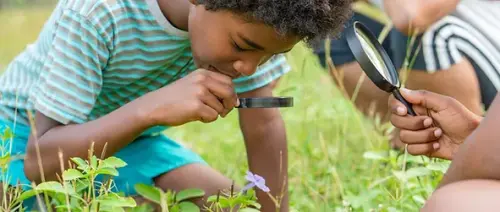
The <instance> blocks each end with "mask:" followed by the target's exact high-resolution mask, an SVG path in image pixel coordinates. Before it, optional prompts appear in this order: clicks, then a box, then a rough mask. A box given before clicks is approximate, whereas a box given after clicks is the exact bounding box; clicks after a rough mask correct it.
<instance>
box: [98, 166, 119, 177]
mask: <svg viewBox="0 0 500 212" xmlns="http://www.w3.org/2000/svg"><path fill="white" fill-rule="evenodd" d="M99 174H105V175H112V176H118V171H117V170H116V169H115V168H111V167H104V168H100V169H98V170H97V171H96V175H99Z"/></svg>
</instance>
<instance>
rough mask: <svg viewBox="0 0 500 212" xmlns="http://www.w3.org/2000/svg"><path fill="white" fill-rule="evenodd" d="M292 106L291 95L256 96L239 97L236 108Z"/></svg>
mask: <svg viewBox="0 0 500 212" xmlns="http://www.w3.org/2000/svg"><path fill="white" fill-rule="evenodd" d="M276 107H293V98H292V97H257V98H240V105H239V106H238V107H236V108H276Z"/></svg>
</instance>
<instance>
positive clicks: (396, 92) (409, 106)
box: [392, 89, 417, 116]
mask: <svg viewBox="0 0 500 212" xmlns="http://www.w3.org/2000/svg"><path fill="white" fill-rule="evenodd" d="M392 94H394V97H396V99H397V100H399V101H400V102H401V103H403V104H404V105H405V106H406V110H408V114H410V115H412V116H417V114H416V113H415V111H414V110H413V105H412V104H411V103H409V102H408V101H406V99H405V98H403V96H402V95H401V93H400V92H399V89H394V90H393V91H392Z"/></svg>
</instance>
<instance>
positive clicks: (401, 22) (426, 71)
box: [316, 0, 500, 146]
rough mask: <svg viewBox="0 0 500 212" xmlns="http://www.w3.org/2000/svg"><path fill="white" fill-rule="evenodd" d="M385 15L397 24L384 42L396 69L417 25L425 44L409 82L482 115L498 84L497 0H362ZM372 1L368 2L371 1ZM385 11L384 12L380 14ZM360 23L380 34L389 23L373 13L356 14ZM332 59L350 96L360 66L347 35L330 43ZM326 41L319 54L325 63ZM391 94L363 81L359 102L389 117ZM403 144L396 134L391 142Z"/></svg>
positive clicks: (401, 61)
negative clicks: (378, 19) (375, 17)
mask: <svg viewBox="0 0 500 212" xmlns="http://www.w3.org/2000/svg"><path fill="white" fill-rule="evenodd" d="M362 1H366V2H370V3H371V5H373V6H374V7H376V8H380V9H381V14H387V16H388V18H389V19H390V20H391V21H392V23H393V24H394V28H393V29H392V30H391V31H390V32H389V34H388V35H387V37H386V39H385V41H384V42H383V46H384V48H385V49H386V51H387V52H388V54H389V55H390V57H391V59H392V60H393V62H394V64H395V65H396V67H397V68H401V67H403V63H404V60H405V57H406V52H407V48H408V41H409V40H410V36H411V35H413V33H412V32H413V31H414V30H415V29H417V28H418V29H419V32H421V33H420V34H419V35H418V36H417V37H416V39H415V44H414V46H415V48H414V50H413V52H412V54H411V55H410V58H413V57H414V55H415V50H416V49H417V47H416V46H418V45H419V44H421V48H420V50H419V52H418V54H417V56H416V59H415V62H414V64H413V66H412V69H411V70H410V73H409V76H408V81H407V84H406V86H407V87H408V88H412V89H425V90H429V91H433V92H436V93H440V94H443V95H448V96H451V97H453V98H455V99H457V100H458V101H460V102H461V103H462V104H464V105H465V106H466V107H467V108H468V109H469V110H471V111H473V112H474V113H476V114H482V113H483V105H484V109H487V108H488V107H489V105H490V104H491V102H492V100H493V98H494V97H495V95H496V93H497V90H498V89H499V88H500V75H499V72H500V63H498V62H497V61H498V60H499V59H500V53H499V50H500V39H498V36H497V35H498V32H499V29H500V28H499V27H497V23H496V20H497V14H498V13H499V12H500V4H499V3H498V2H494V1H459V0H418V1H416V0H362ZM367 4H368V3H367ZM382 12H383V13H382ZM354 20H357V21H361V22H363V23H364V24H365V25H366V26H368V27H369V28H370V29H371V30H372V31H373V33H375V34H376V35H379V34H380V33H381V32H382V29H383V28H384V26H385V24H384V23H381V22H379V21H377V20H376V19H374V18H372V17H370V16H369V15H366V14H363V13H361V12H356V13H355V15H354V16H353V19H352V20H351V21H354ZM331 46H332V48H331V55H332V60H333V62H334V63H335V65H336V66H337V68H338V69H343V70H344V74H345V75H344V81H343V83H344V85H345V87H346V89H347V92H348V93H349V94H350V95H352V94H353V92H354V90H355V88H356V86H357V84H358V81H359V77H360V76H361V73H362V70H361V68H360V67H359V65H358V64H357V62H356V61H355V60H354V56H353V55H352V53H351V52H350V49H349V48H348V46H347V41H346V39H345V36H343V37H342V38H341V39H338V40H333V41H332V43H331ZM324 51H325V50H324V48H323V45H321V46H318V48H316V53H317V54H318V56H319V57H320V58H321V60H322V61H324ZM388 96H389V94H387V93H385V92H383V91H380V89H378V88H376V86H375V85H374V84H373V83H372V82H371V81H370V80H365V81H364V82H363V83H362V85H361V87H360V90H359V95H358V97H357V99H356V106H357V107H358V108H360V109H361V110H363V111H365V112H366V111H367V109H368V108H369V106H370V104H371V103H373V102H375V103H376V106H377V108H376V112H377V113H379V114H380V115H381V116H382V117H387V116H386V115H387V114H388V113H387V112H388V111H387V101H386V100H387V98H388ZM393 144H395V145H396V146H398V145H400V144H399V142H398V141H397V137H396V138H395V140H394V141H393Z"/></svg>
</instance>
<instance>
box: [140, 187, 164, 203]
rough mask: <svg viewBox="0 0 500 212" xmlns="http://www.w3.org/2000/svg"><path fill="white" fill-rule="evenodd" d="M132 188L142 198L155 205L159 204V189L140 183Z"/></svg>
mask: <svg viewBox="0 0 500 212" xmlns="http://www.w3.org/2000/svg"><path fill="white" fill-rule="evenodd" d="M134 188H135V190H136V191H137V193H138V194H140V195H141V196H142V197H144V198H146V199H148V200H150V201H153V202H154V203H156V204H161V193H162V191H161V190H160V189H159V188H156V187H154V186H150V185H146V184H142V183H139V184H136V185H135V186H134Z"/></svg>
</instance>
